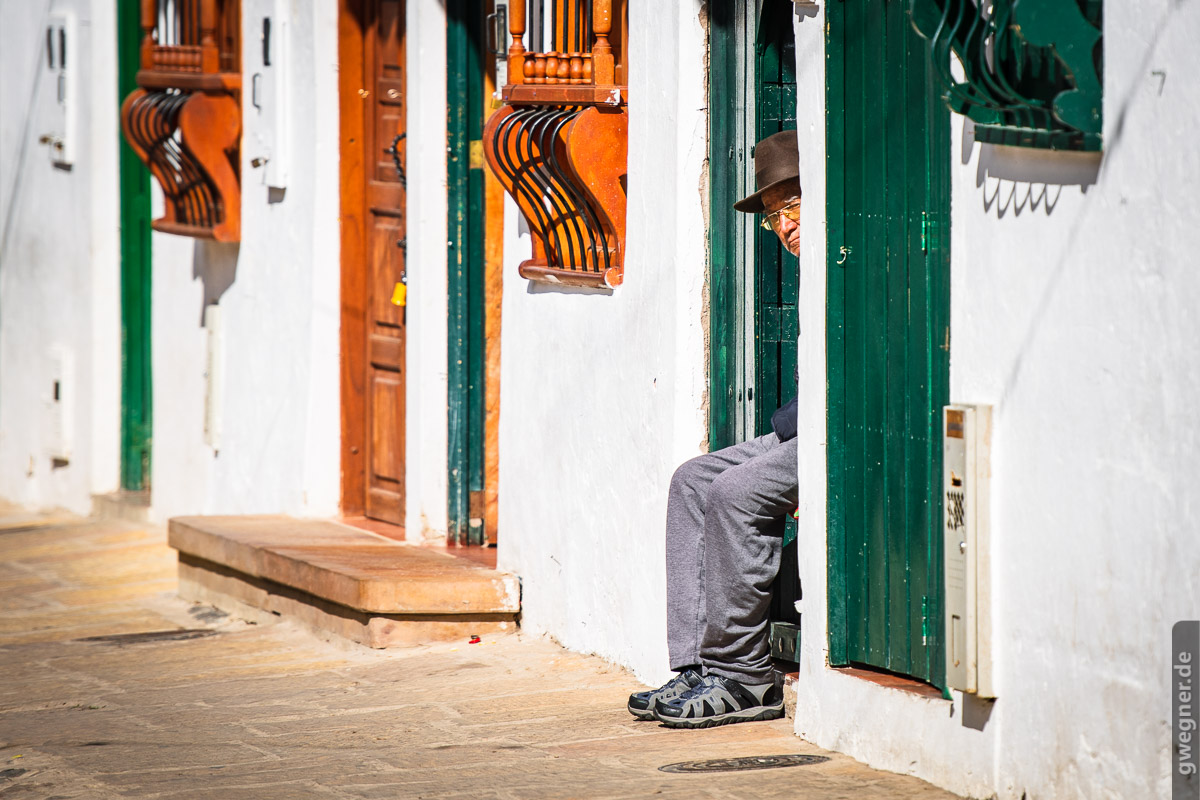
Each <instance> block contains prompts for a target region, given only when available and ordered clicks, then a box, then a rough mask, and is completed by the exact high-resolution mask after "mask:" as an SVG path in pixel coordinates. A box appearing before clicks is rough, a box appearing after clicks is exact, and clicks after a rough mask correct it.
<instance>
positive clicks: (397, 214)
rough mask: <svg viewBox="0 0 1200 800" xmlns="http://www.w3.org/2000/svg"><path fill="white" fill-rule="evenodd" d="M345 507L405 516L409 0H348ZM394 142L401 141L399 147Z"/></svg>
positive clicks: (344, 29) (344, 47)
mask: <svg viewBox="0 0 1200 800" xmlns="http://www.w3.org/2000/svg"><path fill="white" fill-rule="evenodd" d="M342 14H343V18H342V20H341V21H340V22H339V28H340V30H341V33H342V36H341V44H340V48H341V55H340V58H341V61H340V69H341V76H342V80H341V86H340V90H341V92H342V105H341V107H342V115H343V117H342V129H343V139H342V161H343V165H342V191H343V198H342V205H343V213H342V220H343V232H342V253H343V261H342V269H343V273H344V274H343V280H342V290H343V299H342V305H343V318H342V325H343V331H344V334H343V347H344V348H345V351H344V352H343V363H344V364H345V365H346V368H345V370H344V373H343V402H344V404H345V408H344V410H343V414H344V415H346V416H348V417H349V420H348V421H345V422H344V423H343V435H344V436H346V437H347V439H348V441H346V442H345V444H344V450H343V458H344V459H345V467H344V469H346V470H353V471H354V473H355V474H354V475H352V476H349V477H345V478H343V500H342V503H343V508H344V509H346V510H347V511H349V512H350V513H363V512H365V513H366V515H367V516H369V517H372V518H375V519H379V520H383V521H386V522H391V523H395V524H403V522H404V500H405V497H404V479H405V464H404V449H405V419H404V417H405V400H404V396H405V379H406V370H405V368H404V357H405V313H404V312H405V298H404V296H403V292H401V293H397V291H396V286H397V285H398V284H402V283H404V281H405V277H406V276H405V244H406V222H405V204H406V193H405V190H404V177H403V171H404V164H405V153H406V150H405V147H404V137H405V98H404V92H405V41H404V19H405V2H404V0H343V2H342ZM393 147H394V150H393Z"/></svg>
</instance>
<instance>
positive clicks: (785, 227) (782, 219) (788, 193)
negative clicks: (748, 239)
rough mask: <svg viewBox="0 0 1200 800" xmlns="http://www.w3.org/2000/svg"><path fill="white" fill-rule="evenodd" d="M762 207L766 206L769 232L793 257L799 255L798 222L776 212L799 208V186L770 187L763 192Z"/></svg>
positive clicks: (796, 183) (793, 184)
mask: <svg viewBox="0 0 1200 800" xmlns="http://www.w3.org/2000/svg"><path fill="white" fill-rule="evenodd" d="M762 199H763V205H764V206H766V209H767V210H766V213H767V215H768V219H770V221H771V230H773V231H775V235H776V236H778V237H779V241H781V242H783V246H784V247H786V248H787V251H788V252H789V253H791V254H792V255H794V256H797V255H800V222H799V220H793V219H790V218H789V217H788V216H787V215H786V214H778V213H776V212H778V211H780V210H781V209H784V208H788V209H793V208H794V209H797V210H799V208H800V184H799V182H792V183H790V184H784V185H783V186H772V187H771V188H770V189H767V190H766V191H765V192H763V195H762ZM771 215H774V216H771Z"/></svg>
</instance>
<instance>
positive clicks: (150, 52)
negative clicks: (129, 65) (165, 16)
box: [142, 0, 158, 69]
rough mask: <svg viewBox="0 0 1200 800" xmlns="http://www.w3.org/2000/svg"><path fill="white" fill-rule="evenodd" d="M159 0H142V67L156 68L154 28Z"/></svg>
mask: <svg viewBox="0 0 1200 800" xmlns="http://www.w3.org/2000/svg"><path fill="white" fill-rule="evenodd" d="M157 17H158V0H142V69H154V28H155V27H156V25H157V22H158V20H157Z"/></svg>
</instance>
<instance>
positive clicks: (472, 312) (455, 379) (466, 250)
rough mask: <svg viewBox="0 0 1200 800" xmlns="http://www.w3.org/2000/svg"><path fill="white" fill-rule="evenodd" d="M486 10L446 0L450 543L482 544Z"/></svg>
mask: <svg viewBox="0 0 1200 800" xmlns="http://www.w3.org/2000/svg"><path fill="white" fill-rule="evenodd" d="M482 34H483V10H482V5H481V4H479V3H475V2H471V1H470V0H448V1H447V3H446V106H447V125H446V140H447V150H448V153H447V158H446V170H447V176H446V177H447V181H446V184H447V187H446V191H447V209H448V215H447V225H448V234H449V237H448V238H449V242H448V245H447V261H446V263H447V283H448V286H447V289H448V294H449V311H448V329H449V330H448V337H449V342H448V350H449V352H448V356H449V364H448V369H449V386H448V397H447V416H448V453H447V456H448V458H447V462H448V470H449V474H448V476H447V482H448V483H447V485H448V495H449V508H448V531H447V538H448V540H449V541H450V543H452V544H460V545H465V544H475V545H478V544H484V529H483V524H482V517H483V508H482V504H483V479H484V398H483V392H484V355H485V354H484V338H483V327H484V293H483V289H484V275H483V224H484V207H483V168H484V165H483V150H482V147H481V146H480V144H479V142H480V139H481V137H482V135H483V50H482V43H483V36H482Z"/></svg>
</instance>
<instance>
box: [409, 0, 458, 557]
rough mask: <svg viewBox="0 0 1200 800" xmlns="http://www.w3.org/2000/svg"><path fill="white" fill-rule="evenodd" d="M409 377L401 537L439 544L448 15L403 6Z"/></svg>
mask: <svg viewBox="0 0 1200 800" xmlns="http://www.w3.org/2000/svg"><path fill="white" fill-rule="evenodd" d="M407 35H408V88H407V91H408V120H407V125H408V138H407V145H408V152H407V156H408V158H407V162H406V168H407V170H406V171H407V176H408V208H407V220H408V230H407V236H408V250H407V253H406V260H405V263H406V265H407V271H408V319H407V328H406V335H407V336H408V341H407V343H406V346H407V362H408V363H407V367H408V373H407V376H406V384H405V390H406V394H405V403H406V406H407V421H406V431H405V434H406V437H407V438H406V450H405V459H406V470H405V495H406V503H405V534H406V535H407V536H408V538H409V539H410V540H420V539H429V540H441V541H445V538H446V530H447V524H448V508H447V503H448V500H449V496H448V494H447V485H446V469H447V463H448V457H447V447H448V445H449V442H448V440H447V424H448V417H447V415H446V400H447V390H448V385H449V376H448V373H449V369H448V363H447V358H448V357H449V353H448V351H447V348H446V337H447V331H448V328H447V323H446V320H447V313H448V310H449V307H448V304H447V302H448V298H447V294H446V293H447V283H446V243H447V241H448V235H447V230H448V229H447V223H446V213H447V210H446V209H447V206H446V7H445V5H444V4H443V3H431V2H410V3H409V4H408V31H407Z"/></svg>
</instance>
